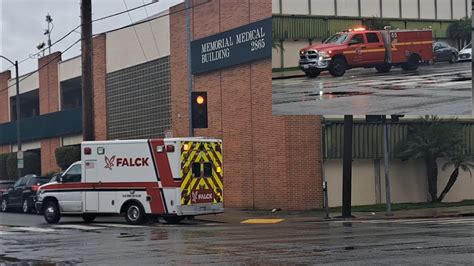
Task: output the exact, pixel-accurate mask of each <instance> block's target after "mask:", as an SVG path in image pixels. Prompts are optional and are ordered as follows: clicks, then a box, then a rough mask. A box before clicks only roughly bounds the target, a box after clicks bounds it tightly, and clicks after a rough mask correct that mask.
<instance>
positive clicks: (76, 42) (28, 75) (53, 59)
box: [0, 39, 81, 91]
mask: <svg viewBox="0 0 474 266" xmlns="http://www.w3.org/2000/svg"><path fill="white" fill-rule="evenodd" d="M80 41H81V39H79V40H77V41H75V42H74V43H73V44H71V45H70V46H69V47H68V48H66V49H65V50H64V51H62V52H61V53H60V54H59V55H57V56H55V57H53V58H52V59H51V60H49V61H48V62H47V63H46V64H44V65H42V66H41V67H39V68H38V69H37V70H35V71H33V72H30V73H28V74H27V75H25V76H24V77H22V78H21V79H20V80H19V81H18V83H20V82H22V81H23V80H25V79H27V78H29V77H31V76H32V75H33V74H35V73H36V72H39V71H40V70H41V69H43V68H44V67H46V66H48V65H49V64H51V63H52V62H53V61H55V60H56V59H58V58H59V57H60V56H61V55H63V54H64V53H66V52H67V51H68V50H70V49H71V48H72V47H74V45H76V44H78V43H79V42H80ZM17 75H18V73H17ZM15 84H16V83H14V84H12V85H10V86H8V87H6V88H5V89H3V90H0V91H6V90H8V89H9V88H11V87H13V86H14V85H15Z"/></svg>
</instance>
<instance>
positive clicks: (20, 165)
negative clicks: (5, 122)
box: [0, 55, 23, 178]
mask: <svg viewBox="0 0 474 266" xmlns="http://www.w3.org/2000/svg"><path fill="white" fill-rule="evenodd" d="M0 58H3V59H5V60H7V61H8V62H10V63H11V64H12V65H14V66H15V72H16V140H17V166H18V167H17V168H18V170H17V174H18V178H20V177H21V169H22V168H23V152H22V151H21V138H20V132H21V131H20V73H19V72H18V61H15V62H13V61H12V60H10V59H8V58H6V57H5V56H2V55H0ZM20 161H21V164H20Z"/></svg>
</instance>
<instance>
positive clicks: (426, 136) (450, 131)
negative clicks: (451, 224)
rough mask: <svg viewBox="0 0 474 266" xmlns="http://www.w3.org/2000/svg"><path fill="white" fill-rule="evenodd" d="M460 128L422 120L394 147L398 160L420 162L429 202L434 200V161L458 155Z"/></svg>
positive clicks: (448, 122)
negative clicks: (423, 170)
mask: <svg viewBox="0 0 474 266" xmlns="http://www.w3.org/2000/svg"><path fill="white" fill-rule="evenodd" d="M460 127H461V125H460V124H458V123H456V119H451V120H443V119H440V118H438V117H437V116H425V117H423V118H422V120H421V123H420V124H417V125H413V126H411V127H410V129H409V132H408V135H407V137H406V139H405V140H404V141H402V142H401V143H400V146H399V147H398V155H399V156H400V158H401V159H402V160H409V159H411V160H416V159H423V160H424V162H425V167H426V175H427V178H428V191H429V194H430V196H431V202H436V201H437V199H438V197H437V195H438V188H437V187H438V162H437V160H438V159H439V158H449V157H451V156H455V155H457V154H459V151H461V148H462V145H463V140H464V138H463V133H462V130H461V128H460Z"/></svg>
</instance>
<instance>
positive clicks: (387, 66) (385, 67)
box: [375, 64, 392, 73]
mask: <svg viewBox="0 0 474 266" xmlns="http://www.w3.org/2000/svg"><path fill="white" fill-rule="evenodd" d="M375 69H376V70H377V72H379V73H387V72H390V69H392V65H390V64H383V65H378V66H375Z"/></svg>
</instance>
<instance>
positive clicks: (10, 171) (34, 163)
mask: <svg viewBox="0 0 474 266" xmlns="http://www.w3.org/2000/svg"><path fill="white" fill-rule="evenodd" d="M40 172H41V161H40V157H39V155H38V154H37V153H34V152H24V153H23V169H22V171H21V175H22V176H25V175H30V174H35V175H40ZM7 175H8V177H9V179H12V180H14V179H17V175H18V174H17V162H16V152H15V153H10V154H9V155H8V157H7Z"/></svg>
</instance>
